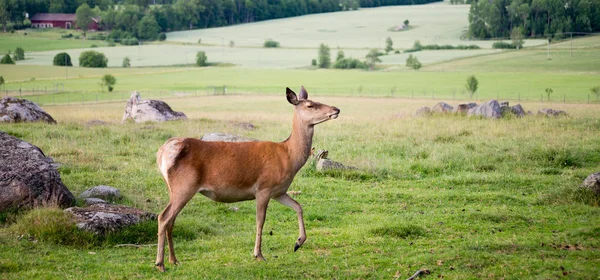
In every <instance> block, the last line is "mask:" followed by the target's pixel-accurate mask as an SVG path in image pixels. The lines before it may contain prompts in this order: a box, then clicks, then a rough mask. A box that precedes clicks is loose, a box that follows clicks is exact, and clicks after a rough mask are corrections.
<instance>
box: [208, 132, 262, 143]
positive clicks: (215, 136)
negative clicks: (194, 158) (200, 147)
mask: <svg viewBox="0 0 600 280" xmlns="http://www.w3.org/2000/svg"><path fill="white" fill-rule="evenodd" d="M200 140H202V141H207V142H252V141H257V140H256V139H248V138H244V137H241V136H237V135H232V134H227V133H220V132H215V133H208V134H205V135H204V136H202V138H200Z"/></svg>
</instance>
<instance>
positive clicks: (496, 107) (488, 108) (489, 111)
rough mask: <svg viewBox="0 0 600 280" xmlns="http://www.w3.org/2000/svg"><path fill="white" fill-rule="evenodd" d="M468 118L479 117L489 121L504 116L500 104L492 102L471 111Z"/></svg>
mask: <svg viewBox="0 0 600 280" xmlns="http://www.w3.org/2000/svg"><path fill="white" fill-rule="evenodd" d="M467 116H478V117H484V118H488V119H498V118H500V117H501V116H502V114H501V113H500V104H498V101H496V100H490V101H488V102H486V103H483V104H481V105H479V106H477V107H473V108H471V109H469V112H467Z"/></svg>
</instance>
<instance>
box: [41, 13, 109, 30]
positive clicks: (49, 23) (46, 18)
mask: <svg viewBox="0 0 600 280" xmlns="http://www.w3.org/2000/svg"><path fill="white" fill-rule="evenodd" d="M75 20H76V16H75V14H45V13H37V14H35V16H33V17H32V18H31V27H34V28H62V29H74V28H75ZM88 30H90V31H94V30H99V28H98V19H97V18H92V22H91V23H90V24H89V25H88Z"/></svg>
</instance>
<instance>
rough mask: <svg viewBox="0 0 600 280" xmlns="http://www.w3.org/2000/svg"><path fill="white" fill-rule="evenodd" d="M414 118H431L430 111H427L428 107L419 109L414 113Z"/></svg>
mask: <svg viewBox="0 0 600 280" xmlns="http://www.w3.org/2000/svg"><path fill="white" fill-rule="evenodd" d="M415 116H417V117H427V116H431V109H429V107H427V106H423V107H421V108H419V110H417V112H416V113H415Z"/></svg>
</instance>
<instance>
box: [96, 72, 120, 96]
mask: <svg viewBox="0 0 600 280" xmlns="http://www.w3.org/2000/svg"><path fill="white" fill-rule="evenodd" d="M116 83H117V78H115V77H114V76H113V75H110V74H106V75H104V76H102V79H100V86H101V87H102V91H104V87H107V88H108V92H112V91H113V89H114V87H115V84H116Z"/></svg>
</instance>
